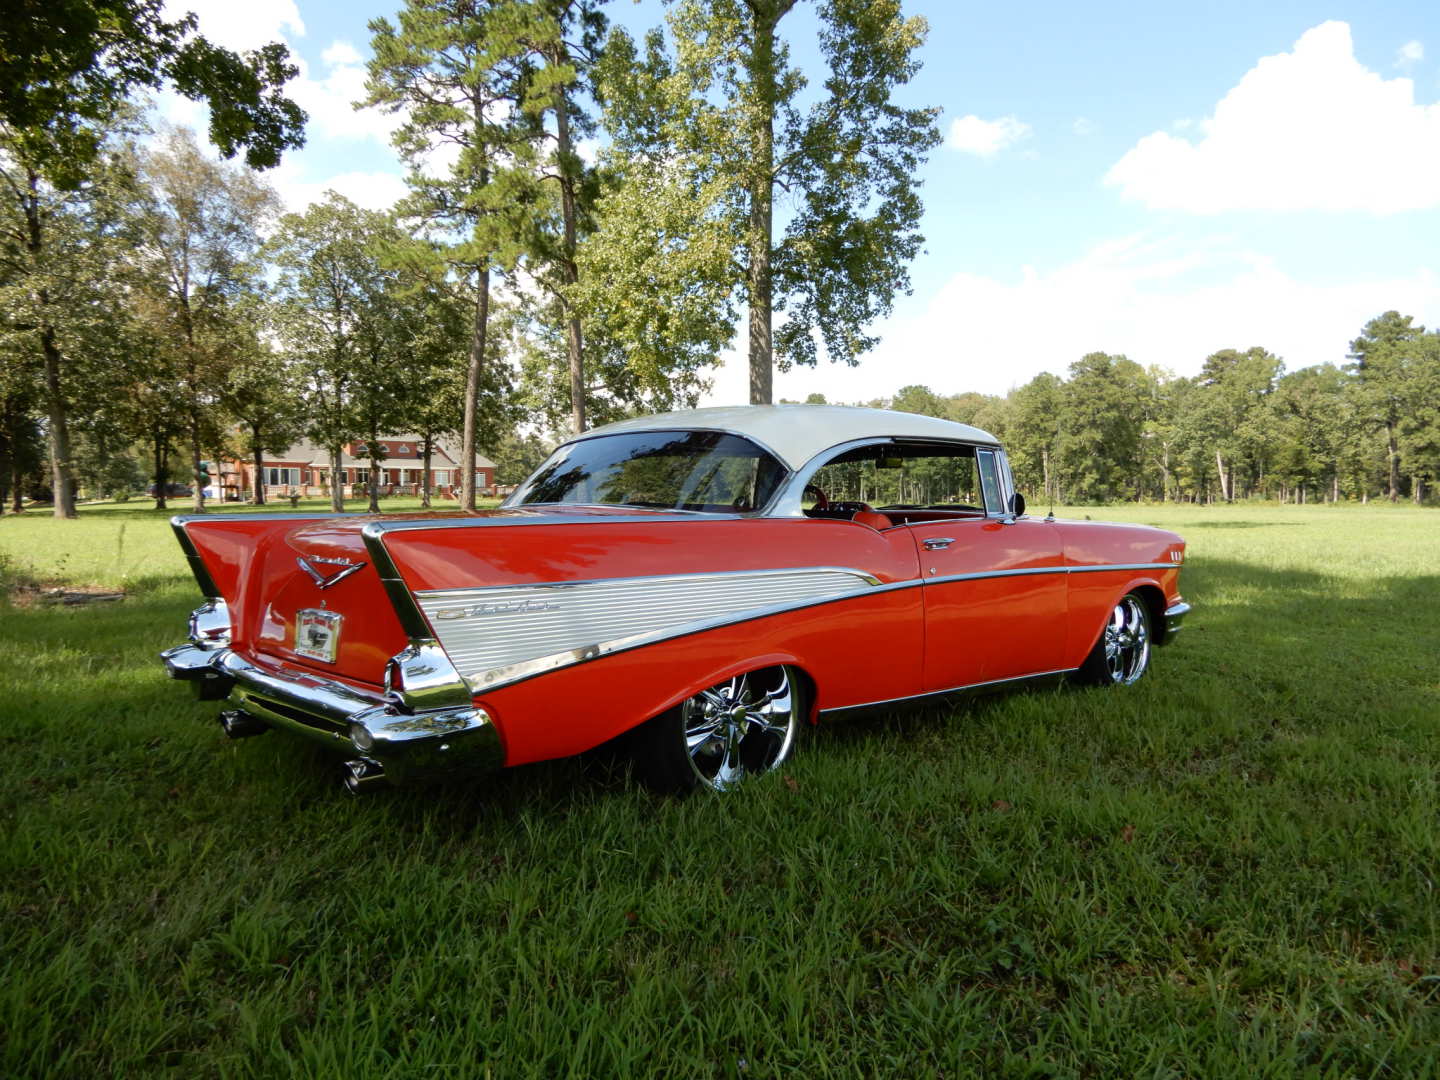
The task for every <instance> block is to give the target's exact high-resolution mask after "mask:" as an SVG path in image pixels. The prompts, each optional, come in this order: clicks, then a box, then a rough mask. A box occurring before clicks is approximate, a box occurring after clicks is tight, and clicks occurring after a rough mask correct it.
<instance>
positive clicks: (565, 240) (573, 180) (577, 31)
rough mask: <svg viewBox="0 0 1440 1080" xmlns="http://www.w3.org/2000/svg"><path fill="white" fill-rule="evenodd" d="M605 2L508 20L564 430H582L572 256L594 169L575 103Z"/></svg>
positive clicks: (528, 222)
mask: <svg viewBox="0 0 1440 1080" xmlns="http://www.w3.org/2000/svg"><path fill="white" fill-rule="evenodd" d="M604 3H605V0H520V2H517V3H516V4H515V5H514V8H515V12H514V15H513V18H514V19H515V20H516V21H517V22H518V23H519V24H520V26H521V29H520V32H519V34H518V35H517V37H518V40H519V42H520V44H521V47H523V48H524V49H526V50H528V57H527V59H528V60H529V62H530V63H531V64H532V65H533V66H534V70H532V71H530V72H529V73H528V74H527V76H526V78H525V92H524V94H523V97H522V99H521V103H520V104H521V110H522V112H523V113H524V114H525V115H526V116H528V117H529V118H530V120H531V126H530V130H529V133H528V135H529V142H530V145H529V146H528V147H526V154H525V156H526V158H527V159H528V160H529V161H531V162H533V168H534V169H535V175H536V178H537V179H538V180H539V182H540V185H541V187H542V189H552V190H548V191H544V192H543V194H544V195H547V196H553V197H544V198H542V199H540V200H537V202H536V204H535V207H534V209H535V212H534V213H533V214H532V215H530V217H529V218H528V219H522V226H523V227H525V229H526V237H525V247H526V251H527V254H528V256H529V262H530V268H531V272H532V273H533V274H534V276H535V278H536V280H537V281H538V282H539V283H540V284H541V285H542V286H543V287H544V288H545V289H547V290H548V291H549V293H550V294H551V296H553V297H554V298H555V301H556V304H557V306H558V308H559V311H558V314H559V316H560V320H561V322H562V324H563V325H564V327H565V359H566V367H567V369H568V376H569V379H568V381H569V398H570V427H571V430H572V431H574V432H575V433H576V434H579V433H580V432H582V431H584V430H585V411H586V410H585V404H586V402H585V398H586V394H585V330H584V325H583V322H584V318H583V313H582V308H581V305H580V297H579V296H578V294H577V290H576V286H577V285H578V283H579V281H580V260H579V251H580V244H581V237H582V234H584V233H587V232H589V231H591V228H592V222H591V217H592V214H593V211H594V206H595V200H596V197H597V196H598V194H599V190H600V186H599V182H598V173H597V170H596V169H595V168H594V167H593V166H590V165H587V164H586V162H585V161H584V159H582V158H581V156H580V154H579V152H578V151H577V147H576V140H577V139H580V138H584V137H586V136H589V135H592V134H594V131H595V123H594V121H593V119H592V118H591V117H590V116H589V114H588V113H586V112H585V110H584V109H583V108H582V107H581V105H580V101H579V98H580V95H581V94H582V93H584V92H586V91H587V90H590V89H591V87H592V85H593V84H592V82H591V78H590V76H591V71H592V68H593V66H594V61H595V58H596V56H597V53H598V51H599V44H600V41H601V38H602V37H603V36H604V32H605V27H606V20H605V17H604V16H603V15H602V14H600V6H601V5H602V4H604Z"/></svg>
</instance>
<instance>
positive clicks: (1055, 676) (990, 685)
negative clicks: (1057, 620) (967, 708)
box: [820, 668, 1079, 717]
mask: <svg viewBox="0 0 1440 1080" xmlns="http://www.w3.org/2000/svg"><path fill="white" fill-rule="evenodd" d="M1078 670H1079V668H1056V669H1055V670H1054V671H1041V672H1037V673H1036V674H1034V675H1017V676H1014V677H1013V678H1009V679H992V680H990V681H989V682H978V683H965V684H963V685H961V686H952V687H950V688H949V689H948V690H929V691H926V692H925V693H923V694H911V695H908V696H906V697H897V698H885V699H883V700H881V701H867V702H865V703H863V704H861V705H837V706H836V707H835V708H833V709H821V710H820V715H821V716H826V717H835V716H845V715H848V714H851V713H858V712H862V711H866V710H870V709H888V708H891V707H893V706H898V705H906V704H912V703H921V702H925V701H928V700H930V699H932V698H943V697H948V696H951V695H965V694H979V693H986V692H988V691H991V690H1001V689H1004V688H1005V687H1007V686H1015V685H1018V684H1021V683H1044V682H1050V681H1055V680H1059V679H1063V678H1064V677H1065V676H1066V675H1069V674H1072V673H1073V672H1075V671H1078Z"/></svg>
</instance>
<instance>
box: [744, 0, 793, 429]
mask: <svg viewBox="0 0 1440 1080" xmlns="http://www.w3.org/2000/svg"><path fill="white" fill-rule="evenodd" d="M778 6H780V7H783V8H784V10H789V7H790V4H788V3H782V4H781V5H778ZM751 13H752V16H753V19H754V23H755V32H754V35H753V38H752V40H753V42H754V44H753V46H752V48H751V52H750V64H749V68H750V71H749V75H750V86H751V90H752V94H753V96H754V98H755V108H754V127H753V128H752V129H751V131H750V181H749V188H750V191H749V195H750V223H749V230H748V231H749V248H750V265H749V267H748V268H747V280H746V292H747V296H746V299H747V301H748V303H749V307H750V404H751V405H769V404H770V403H771V402H772V401H773V400H774V373H775V353H774V341H773V338H772V335H771V286H772V284H773V278H772V273H771V266H770V255H771V247H772V243H773V240H774V224H775V222H774V212H773V199H774V183H775V112H774V102H775V95H776V90H775V24H776V23H777V22H778V21H779V19H780V16H781V14H783V13H784V12H783V11H777V10H775V5H772V4H770V3H766V4H763V5H761V4H752V5H751Z"/></svg>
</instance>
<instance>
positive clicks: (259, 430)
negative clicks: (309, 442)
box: [219, 302, 304, 506]
mask: <svg viewBox="0 0 1440 1080" xmlns="http://www.w3.org/2000/svg"><path fill="white" fill-rule="evenodd" d="M246 306H247V311H246V312H245V313H244V317H243V319H242V320H241V321H240V325H239V326H237V327H236V334H235V337H234V339H233V340H232V344H231V349H232V353H231V355H232V357H233V362H232V363H231V364H230V365H229V366H228V368H227V369H226V371H225V374H224V381H223V382H222V383H221V385H220V390H219V400H220V407H221V408H222V409H223V410H224V414H225V416H226V417H227V418H228V419H229V420H231V421H232V422H233V423H235V424H236V425H238V428H239V442H240V444H241V448H242V449H243V450H244V451H245V452H246V453H247V454H248V455H249V456H250V460H251V462H252V465H253V468H254V471H255V483H254V489H253V490H252V492H251V495H250V500H251V502H252V503H254V505H256V506H263V505H265V468H264V463H265V453H266V451H269V452H271V453H283V452H284V451H285V449H286V448H287V447H289V446H290V445H292V444H293V443H294V442H295V440H296V439H297V438H298V437H299V436H300V435H301V433H302V432H303V430H304V415H303V413H302V411H301V395H300V387H299V385H298V380H297V379H296V374H295V370H294V366H293V365H292V364H290V363H287V362H286V359H285V357H284V356H283V355H282V354H281V353H280V352H279V351H278V350H276V349H274V348H272V347H271V346H270V345H269V344H267V343H266V342H264V341H261V340H260V338H259V336H258V334H257V333H256V330H257V329H258V328H259V327H260V326H262V325H263V323H264V316H263V314H262V312H261V311H260V310H259V309H260V308H261V304H260V303H259V302H252V303H250V304H247V305H246Z"/></svg>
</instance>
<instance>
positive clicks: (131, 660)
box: [0, 559, 1440, 820]
mask: <svg viewBox="0 0 1440 1080" xmlns="http://www.w3.org/2000/svg"><path fill="white" fill-rule="evenodd" d="M1337 580H1339V581H1340V584H1338V585H1337ZM1360 585H1361V583H1358V582H1354V581H1344V580H1343V579H1336V578H1334V577H1331V576H1329V575H1326V574H1323V573H1318V572H1311V571H1301V570H1282V571H1276V570H1272V569H1269V568H1266V567H1263V566H1256V565H1251V564H1247V563H1243V562H1238V561H1224V560H1220V561H1217V560H1208V559H1207V560H1203V561H1201V560H1197V561H1196V563H1195V564H1193V565H1192V566H1191V568H1190V569H1189V570H1188V571H1187V585H1186V590H1185V593H1186V596H1187V598H1188V599H1189V600H1190V601H1191V603H1192V604H1193V605H1194V611H1193V613H1192V614H1191V616H1190V617H1189V619H1188V620H1187V623H1186V626H1185V628H1184V630H1183V631H1182V633H1181V634H1180V635H1179V637H1178V639H1177V641H1176V642H1175V644H1174V645H1171V646H1166V647H1164V648H1162V649H1159V650H1157V652H1156V654H1155V657H1154V661H1153V667H1152V670H1151V672H1150V673H1149V674H1147V676H1146V679H1145V681H1144V683H1142V684H1141V686H1140V687H1137V688H1136V689H1135V690H1130V689H1119V690H1113V691H1112V690H1105V691H1098V693H1104V694H1116V695H1118V697H1117V699H1116V701H1117V707H1119V708H1125V709H1129V708H1132V707H1134V702H1135V701H1143V702H1144V703H1145V705H1146V707H1148V708H1153V707H1156V706H1157V705H1159V706H1160V707H1163V705H1164V703H1165V702H1166V701H1168V700H1178V699H1180V698H1192V699H1194V698H1199V697H1201V696H1203V695H1201V694H1200V692H1199V690H1197V687H1199V688H1202V689H1205V690H1206V692H1208V693H1209V695H1210V698H1209V700H1210V704H1209V705H1207V706H1206V707H1208V708H1223V707H1225V703H1226V701H1227V700H1230V699H1231V698H1232V697H1233V698H1234V699H1235V700H1236V701H1239V700H1240V699H1241V698H1242V696H1243V695H1244V694H1251V693H1253V692H1255V690H1256V688H1258V690H1259V691H1260V692H1263V693H1264V694H1269V695H1271V696H1272V697H1275V696H1280V697H1283V696H1285V695H1289V696H1291V697H1293V696H1294V695H1296V694H1301V695H1304V696H1305V697H1306V699H1307V700H1308V701H1310V702H1312V703H1325V704H1324V707H1326V708H1334V709H1343V708H1347V707H1349V708H1354V707H1355V706H1354V703H1355V702H1357V701H1359V702H1365V701H1382V702H1383V701H1393V702H1394V704H1395V708H1396V710H1397V711H1401V712H1407V713H1408V711H1415V710H1418V711H1420V712H1423V711H1424V710H1425V709H1427V708H1440V690H1437V686H1436V683H1435V675H1434V667H1433V665H1434V654H1433V646H1432V644H1431V643H1432V641H1433V636H1432V635H1433V627H1432V626H1431V625H1430V622H1431V619H1432V614H1431V613H1433V612H1434V611H1435V610H1437V607H1440V575H1433V574H1424V575H1414V576H1407V577H1391V578H1383V579H1379V580H1377V581H1372V582H1368V583H1364V591H1363V592H1357V591H1356V590H1357V589H1358V588H1359V587H1360ZM129 589H130V592H131V595H129V596H127V598H126V599H125V600H123V601H120V602H119V603H114V604H107V605H95V606H94V607H92V608H88V609H81V610H66V609H55V608H42V607H37V608H34V609H28V610H26V609H17V608H8V609H3V608H0V652H3V653H5V654H7V655H9V656H12V657H16V658H17V659H18V660H19V663H18V664H17V665H16V666H12V669H11V671H10V672H9V673H8V674H7V675H6V676H4V681H5V682H6V683H7V684H8V685H7V686H6V687H4V688H0V692H4V693H5V694H6V696H7V698H8V699H9V700H11V701H12V702H15V703H20V702H23V703H24V706H25V708H26V709H27V710H28V711H29V712H30V713H31V714H32V715H39V716H42V717H43V718H48V719H41V720H32V721H31V723H30V724H29V725H28V726H27V729H26V730H27V731H28V732H30V733H32V734H29V735H26V736H24V737H23V739H22V741H28V740H29V739H31V738H32V737H41V738H44V737H45V736H42V735H41V734H40V732H41V731H42V730H43V728H44V725H45V724H47V723H48V724H51V725H52V730H51V731H50V734H49V736H48V737H49V738H51V739H53V740H54V741H55V742H56V743H57V744H59V743H63V744H64V745H65V746H66V747H68V749H69V752H70V753H72V754H80V755H84V754H85V753H86V749H85V747H86V741H87V740H86V731H87V725H94V724H98V723H108V722H109V720H110V718H112V717H119V716H123V717H126V718H128V723H129V725H130V727H131V728H132V729H133V730H134V732H135V737H136V738H137V739H140V740H142V741H155V740H158V741H160V742H162V743H163V742H164V741H165V740H167V739H168V738H170V737H171V736H172V735H173V734H174V733H175V732H176V731H177V730H178V729H177V727H176V725H177V724H186V725H187V726H188V728H189V729H190V731H191V732H192V733H193V732H194V730H195V728H196V725H200V726H206V725H211V724H212V723H213V721H212V720H211V717H213V715H214V714H216V713H218V711H219V706H218V705H217V704H214V703H201V702H195V701H193V700H192V698H191V696H190V694H189V692H188V691H187V689H186V688H185V687H183V686H180V685H177V684H174V683H171V682H170V681H169V680H167V679H166V678H165V676H164V673H163V671H162V669H161V666H160V663H159V661H158V659H156V654H157V653H158V652H159V651H160V649H162V648H164V647H166V646H168V645H172V644H174V643H175V642H176V641H177V640H179V638H180V636H181V634H180V632H179V628H180V627H182V626H183V625H184V619H185V615H186V614H187V613H188V611H189V610H190V608H191V607H192V606H193V597H191V596H190V595H189V590H188V588H182V587H181V585H180V584H178V583H177V582H176V581H175V580H174V579H173V578H164V577H153V578H141V579H138V580H137V581H134V582H132V583H130V586H129ZM1093 693H1097V692H1092V691H1086V690H1080V689H1074V688H1061V689H1043V690H1034V691H1030V692H1029V693H1028V694H1026V697H1027V698H1029V699H1030V700H1031V701H1033V700H1034V697H1035V695H1041V694H1043V695H1047V696H1046V697H1045V699H1044V703H1045V704H1044V710H1043V711H1044V712H1045V713H1046V714H1047V715H1050V716H1053V717H1056V718H1058V721H1057V722H1058V724H1059V728H1060V730H1065V729H1066V728H1067V727H1069V726H1072V721H1071V720H1066V719H1065V718H1066V717H1067V716H1069V717H1071V718H1072V720H1073V719H1074V718H1076V717H1081V716H1083V715H1085V714H1086V712H1087V710H1090V709H1093V704H1092V702H1093V700H1094V699H1093V697H1092V694H1093ZM1142 695H1143V696H1142ZM1014 696H1015V695H1013V694H1011V695H987V696H983V697H977V698H974V699H971V700H969V701H968V702H966V703H964V704H962V705H960V706H958V707H956V706H954V705H948V704H947V705H944V706H933V705H932V706H929V707H923V708H911V709H897V710H892V711H890V712H884V713H876V714H871V715H868V716H857V717H854V718H851V719H847V720H844V721H840V722H827V723H823V724H821V725H820V727H819V728H818V730H812V731H808V732H806V744H807V745H806V753H807V754H830V753H849V752H851V751H852V750H857V751H858V750H859V749H860V748H861V744H867V743H869V742H871V741H873V740H876V739H877V738H878V739H880V740H883V741H887V742H892V741H893V742H895V743H897V744H898V745H899V746H900V747H902V748H903V747H905V746H907V745H909V744H924V743H926V742H927V741H928V740H934V739H939V740H941V741H943V740H944V739H947V738H951V737H952V736H955V735H956V734H957V729H960V728H964V727H974V726H976V725H979V726H981V727H984V726H986V725H991V724H1001V723H1004V722H1005V721H1006V719H1007V717H1008V716H1009V714H1008V713H1007V709H1008V706H1007V702H1008V701H1010V700H1011V699H1012V698H1013V697H1014ZM1132 699H1133V700H1132ZM1256 700H1260V704H1258V705H1257V704H1255V701H1254V700H1250V701H1249V704H1248V705H1247V707H1249V708H1260V707H1264V699H1256ZM1347 703H1350V704H1349V705H1348V706H1347ZM212 730H214V735H213V739H214V741H215V745H216V746H224V745H226V744H225V743H224V742H223V740H222V736H221V735H220V733H219V731H218V729H212ZM187 737H189V736H187ZM211 737H212V736H210V735H208V734H207V735H205V736H204V738H205V739H209V738H211ZM264 741H265V742H268V743H271V744H272V745H273V747H274V749H271V750H268V751H262V752H259V753H256V751H257V750H258V747H255V746H253V745H252V744H253V743H258V742H260V740H253V741H246V742H244V743H240V744H235V745H234V746H233V751H234V753H235V754H239V755H241V758H242V759H243V758H244V757H247V756H252V755H253V756H254V757H255V758H256V761H255V766H256V770H257V772H256V773H255V774H254V775H253V776H251V777H250V779H251V780H253V781H254V782H256V783H258V784H263V783H265V782H266V780H267V779H269V778H278V779H279V780H280V781H282V782H283V783H282V786H283V788H284V789H285V790H286V791H287V792H290V793H296V792H300V791H304V790H306V789H308V788H310V787H312V786H313V787H314V788H315V789H316V790H317V791H321V790H326V789H329V790H333V791H334V792H335V794H334V796H333V797H334V798H336V799H339V798H342V795H341V794H340V790H339V784H338V775H339V770H338V763H339V762H340V760H342V758H341V755H332V754H329V753H327V752H325V751H324V750H323V749H322V748H319V747H315V746H312V745H310V744H307V743H305V742H303V741H302V740H297V739H291V738H284V737H283V736H282V737H278V738H274V739H273V740H272V739H269V738H267V739H265V740H264ZM229 748H230V747H228V746H227V749H229ZM217 757H218V755H212V756H210V757H209V758H208V760H211V761H212V762H213V761H214V760H216V758H217ZM204 760H207V758H206V757H203V756H202V761H204ZM245 771H246V772H247V773H248V772H249V770H248V769H246V770H245ZM194 782H196V783H201V782H209V783H217V782H220V781H219V780H218V779H217V778H215V777H211V778H209V779H208V781H207V780H206V778H204V777H196V778H194ZM635 787H636V785H634V783H633V782H632V781H631V780H630V779H629V775H628V770H627V769H626V767H625V763H624V759H623V758H622V757H620V756H618V755H617V754H616V753H615V748H614V747H605V748H601V749H600V750H597V751H595V752H593V753H590V754H587V755H582V756H581V757H580V758H577V759H569V760H562V761H555V762H542V763H538V764H535V765H527V766H523V767H520V768H517V769H512V770H501V771H500V772H499V773H495V774H491V775H488V776H482V777H467V778H463V779H457V780H452V781H447V782H445V783H440V784H435V785H431V786H429V787H427V788H425V789H421V790H412V791H404V790H395V789H387V790H386V791H384V792H382V794H381V797H380V799H379V800H378V801H379V802H381V803H382V804H384V805H387V806H388V807H389V808H390V809H388V810H385V811H380V812H381V813H385V814H393V815H395V816H396V818H397V820H399V819H403V818H407V817H412V816H413V815H415V814H418V813H420V808H422V807H424V806H426V805H432V804H434V803H436V802H437V801H438V802H441V803H444V804H446V805H449V806H451V807H452V808H454V809H457V810H461V809H462V808H468V812H462V813H461V814H460V817H461V818H467V817H473V816H474V815H475V814H481V815H488V814H490V813H496V812H498V813H501V814H505V813H513V812H518V811H520V810H522V809H528V810H530V811H536V812H546V813H548V812H561V813H563V812H566V810H567V808H573V807H575V806H576V805H577V804H588V803H590V802H593V801H594V800H596V799H605V798H608V797H613V796H614V795H616V794H618V793H622V792H628V791H632V790H634V789H635ZM273 794H274V793H273V792H272V793H271V796H270V797H273ZM287 797H292V798H293V797H294V796H293V795H290V796H287ZM306 801H307V802H308V801H309V800H308V799H306ZM369 812H372V813H373V812H376V811H369ZM422 816H423V815H422ZM416 820H419V819H418V818H417V819H416Z"/></svg>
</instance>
